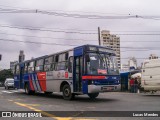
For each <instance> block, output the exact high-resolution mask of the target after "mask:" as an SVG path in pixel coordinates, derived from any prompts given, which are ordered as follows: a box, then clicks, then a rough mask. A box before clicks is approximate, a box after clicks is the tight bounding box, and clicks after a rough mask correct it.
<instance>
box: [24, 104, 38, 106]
mask: <svg viewBox="0 0 160 120" xmlns="http://www.w3.org/2000/svg"><path fill="white" fill-rule="evenodd" d="M26 105H29V106H40V104H26Z"/></svg>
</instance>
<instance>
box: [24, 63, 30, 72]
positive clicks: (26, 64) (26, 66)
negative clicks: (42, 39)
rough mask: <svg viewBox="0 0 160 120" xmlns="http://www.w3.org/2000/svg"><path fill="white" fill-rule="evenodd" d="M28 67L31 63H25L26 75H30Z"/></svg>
mask: <svg viewBox="0 0 160 120" xmlns="http://www.w3.org/2000/svg"><path fill="white" fill-rule="evenodd" d="M28 65H29V63H25V67H24V73H28Z"/></svg>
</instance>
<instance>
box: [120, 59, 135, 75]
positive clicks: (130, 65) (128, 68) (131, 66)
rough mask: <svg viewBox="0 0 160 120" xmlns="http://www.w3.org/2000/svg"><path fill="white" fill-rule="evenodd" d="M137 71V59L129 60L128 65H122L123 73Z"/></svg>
mask: <svg viewBox="0 0 160 120" xmlns="http://www.w3.org/2000/svg"><path fill="white" fill-rule="evenodd" d="M135 69H137V60H136V58H135V57H130V58H128V63H127V64H121V71H122V72H126V71H131V70H135Z"/></svg>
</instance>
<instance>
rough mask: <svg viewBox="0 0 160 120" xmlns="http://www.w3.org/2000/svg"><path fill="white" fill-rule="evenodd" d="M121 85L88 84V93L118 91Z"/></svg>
mask: <svg viewBox="0 0 160 120" xmlns="http://www.w3.org/2000/svg"><path fill="white" fill-rule="evenodd" d="M120 90H121V85H120V84H119V85H88V93H97V92H114V91H120Z"/></svg>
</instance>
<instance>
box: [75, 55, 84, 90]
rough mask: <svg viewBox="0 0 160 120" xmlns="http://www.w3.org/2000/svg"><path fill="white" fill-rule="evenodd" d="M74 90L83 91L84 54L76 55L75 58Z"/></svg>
mask: <svg viewBox="0 0 160 120" xmlns="http://www.w3.org/2000/svg"><path fill="white" fill-rule="evenodd" d="M74 63H75V65H74V67H75V70H74V76H75V77H74V92H81V91H82V67H83V59H82V56H76V57H75V58H74Z"/></svg>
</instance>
